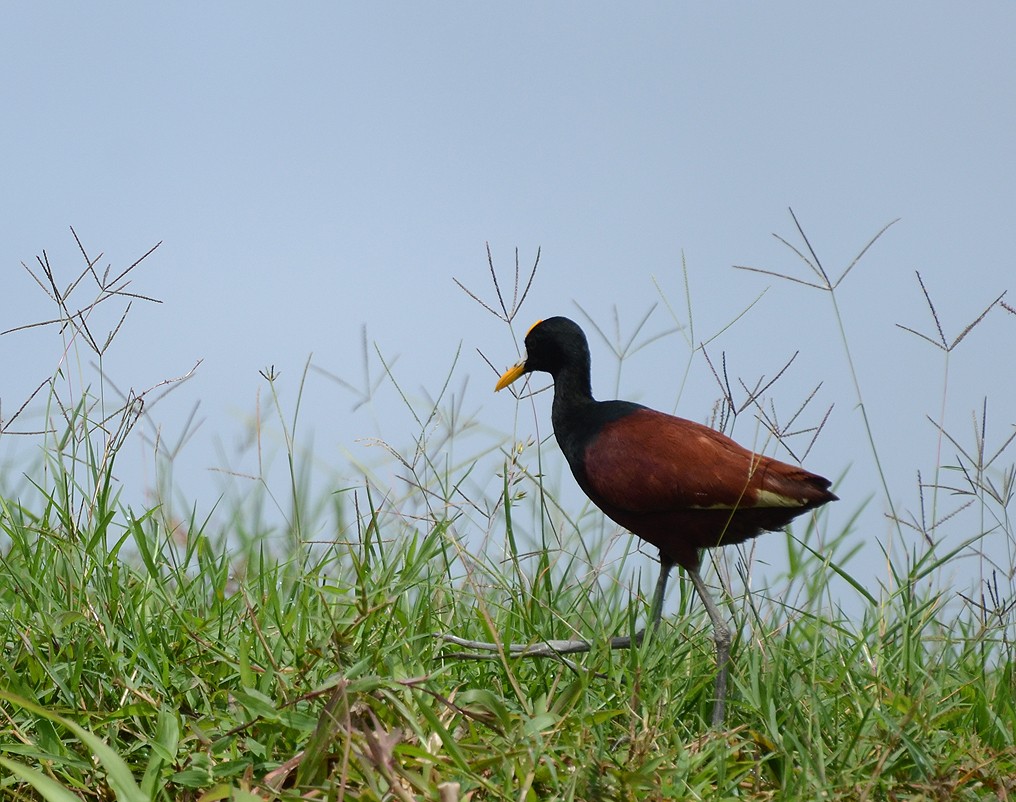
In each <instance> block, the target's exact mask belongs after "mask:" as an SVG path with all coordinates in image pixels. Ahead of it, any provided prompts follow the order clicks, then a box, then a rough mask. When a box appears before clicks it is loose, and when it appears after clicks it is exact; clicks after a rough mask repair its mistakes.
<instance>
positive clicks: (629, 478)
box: [583, 409, 828, 513]
mask: <svg viewBox="0 0 1016 802" xmlns="http://www.w3.org/2000/svg"><path fill="white" fill-rule="evenodd" d="M583 468H584V471H585V479H586V483H587V484H588V491H589V492H590V493H591V494H592V495H593V496H595V497H598V498H599V500H601V501H603V502H606V503H607V504H608V505H610V506H612V507H614V508H616V509H619V510H627V511H629V512H636V513H638V512H672V511H677V510H682V509H735V508H742V509H743V508H751V507H756V508H757V507H803V506H805V505H807V504H808V502H809V501H811V500H813V499H812V498H810V497H811V496H812V492H809V491H813V492H814V493H820V492H821V490H820V488H819V487H814V488H812V487H811V480H812V479H819V481H821V482H824V481H825V480H821V479H820V477H815V476H814V475H813V474H810V473H808V472H807V471H804V470H802V469H800V468H796V467H794V466H791V465H787V464H785V463H782V462H777V461H776V460H773V459H770V458H769V457H764V456H761V455H759V454H754V453H752V452H751V451H749V450H748V449H746V448H742V447H741V446H739V445H738V444H737V443H735V442H734V441H733V440H731V439H730V438H729V437H727V436H725V435H723V434H720V433H719V432H717V431H715V430H713V429H710V428H708V427H706V426H702V425H701V424H698V423H694V422H693V421H689V420H685V419H683V418H677V417H674V416H673V415H666V414H664V413H662V412H656V411H654V410H651V409H640V410H637V411H635V412H633V413H631V414H630V415H626V416H624V417H623V418H619V419H617V420H614V421H611V422H609V423H607V424H605V425H604V426H603V428H601V429H600V431H599V432H598V434H597V436H596V437H595V438H594V439H593V441H592V442H591V443H590V444H589V445H588V446H587V447H586V450H585V454H584V460H583ZM802 482H803V483H804V485H803V486H802ZM825 484H826V485H827V486H828V482H825ZM815 498H816V499H817V496H816V497H815ZM594 500H597V499H596V498H594Z"/></svg>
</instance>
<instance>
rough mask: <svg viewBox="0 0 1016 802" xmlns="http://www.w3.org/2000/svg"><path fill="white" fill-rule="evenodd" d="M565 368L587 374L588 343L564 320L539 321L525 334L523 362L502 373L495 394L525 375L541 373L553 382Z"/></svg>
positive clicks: (551, 318) (569, 321)
mask: <svg viewBox="0 0 1016 802" xmlns="http://www.w3.org/2000/svg"><path fill="white" fill-rule="evenodd" d="M565 368H574V369H577V370H579V371H583V372H585V373H586V374H587V375H588V373H589V343H588V342H586V335H585V334H584V333H583V332H582V329H580V328H579V326H578V324H577V323H576V322H575V321H573V320H569V319H568V318H566V317H549V318H547V319H546V320H538V321H536V323H534V324H533V326H532V327H531V328H530V329H529V331H528V332H526V353H525V356H523V357H522V361H520V362H519V363H517V364H516V365H515V366H514V367H511V368H509V369H508V370H506V371H505V373H504V375H503V376H501V378H500V379H499V380H498V382H497V386H495V387H494V391H495V392H497V391H498V390H503V389H504V388H505V387H507V386H508V385H509V384H511V383H512V382H514V381H516V380H517V379H519V378H520V377H521V376H523V375H524V374H526V373H533V372H534V371H543V372H545V373H549V374H550V375H551V376H553V377H554V378H555V379H556V378H557V377H558V375H559V374H560V373H561V371H562V370H564V369H565Z"/></svg>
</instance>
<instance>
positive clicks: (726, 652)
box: [688, 569, 730, 727]
mask: <svg viewBox="0 0 1016 802" xmlns="http://www.w3.org/2000/svg"><path fill="white" fill-rule="evenodd" d="M688 576H690V577H691V581H692V582H693V583H694V585H695V590H697V591H698V595H699V598H701V599H702V603H703V604H704V605H705V606H706V612H707V613H709V619H710V620H711V621H712V622H713V640H714V641H716V701H715V702H714V703H713V726H714V727H719V726H720V725H721V724H723V713H724V705H725V704H726V699H727V668H728V667H729V662H730V630H729V629H728V628H727V623H726V622H725V621H724V620H723V615H722V614H721V613H720V609H719V607H717V606H716V602H715V601H713V596H712V594H711V593H710V592H709V588H707V587H706V583H705V582H703V581H702V575H701V574H699V572H698V570H697V569H688Z"/></svg>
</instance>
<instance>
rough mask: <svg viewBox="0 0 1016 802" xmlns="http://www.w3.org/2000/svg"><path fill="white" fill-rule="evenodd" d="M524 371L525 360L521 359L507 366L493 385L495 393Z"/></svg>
mask: <svg viewBox="0 0 1016 802" xmlns="http://www.w3.org/2000/svg"><path fill="white" fill-rule="evenodd" d="M525 372H526V360H525V359H523V360H522V361H521V362H518V363H517V364H515V365H513V366H512V367H510V368H508V370H506V371H505V372H504V373H503V374H502V375H501V378H500V379H498V380H497V384H496V385H494V392H495V393H496V392H498V391H499V390H503V389H504V388H505V387H507V386H508V385H509V384H511V383H512V382H513V381H516V380H517V379H518V378H519V377H520V376H521V375H522V374H523V373H525Z"/></svg>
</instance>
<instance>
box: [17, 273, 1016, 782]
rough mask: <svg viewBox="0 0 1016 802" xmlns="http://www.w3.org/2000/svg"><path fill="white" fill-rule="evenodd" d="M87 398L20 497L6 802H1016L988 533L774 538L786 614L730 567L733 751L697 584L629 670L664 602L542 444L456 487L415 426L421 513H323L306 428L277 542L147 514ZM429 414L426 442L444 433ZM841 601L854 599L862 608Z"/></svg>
mask: <svg viewBox="0 0 1016 802" xmlns="http://www.w3.org/2000/svg"><path fill="white" fill-rule="evenodd" d="M86 259H87V257H86ZM54 286H55V284H54ZM113 289H116V288H113ZM121 289H122V288H121ZM104 291H105V292H108V291H111V290H110V288H107V289H106V290H104ZM61 300H62V301H63V306H64V307H68V304H67V303H66V301H65V299H61ZM88 308H89V309H92V308H94V305H93V306H92V307H88ZM505 314H506V316H508V317H510V315H509V314H508V312H507V309H506V310H505ZM71 331H72V332H73V329H71ZM64 336H65V337H67V336H72V337H73V334H71V335H68V334H66V333H65V335H64ZM100 357H101V354H100ZM266 379H267V380H268V381H269V384H270V387H271V389H272V396H273V398H274V400H275V403H276V405H278V398H277V397H275V396H274V387H275V385H274V382H275V381H276V377H275V376H274V374H272V373H268V372H266ZM65 381H66V377H65V376H57V377H55V378H54V381H53V383H51V385H50V386H49V389H48V390H47V392H49V394H50V395H49V398H50V405H49V406H50V409H51V413H50V414H49V416H48V417H47V420H48V421H50V422H51V425H48V426H47V431H49V434H48V435H46V436H45V442H46V448H45V461H44V463H43V464H41V465H40V466H38V468H37V469H32V470H31V471H30V472H29V476H30V478H31V481H32V485H31V486H28V487H26V488H22V489H21V490H18V491H15V490H12V489H8V490H6V491H5V492H4V493H3V495H2V497H0V643H2V644H3V651H2V653H0V677H2V679H0V715H2V721H3V724H2V731H0V798H3V799H11V800H29V799H47V800H65V799H94V800H111V799H116V800H149V799H154V800H217V799H238V800H255V799H280V800H288V799H292V800H296V799H350V800H353V799H356V800H410V799H435V800H436V799H442V800H457V799H461V800H467V799H468V800H473V801H474V802H479V801H480V800H502V799H503V800H664V799H703V800H725V799H738V800H744V799H750V800H768V799H780V800H798V799H800V800H815V799H829V800H836V799H844V800H896V799H928V800H944V799H1007V798H1012V796H1013V795H1014V794H1016V703H1014V698H1016V677H1014V666H1016V661H1014V641H1013V626H1014V620H1013V606H1012V604H1011V603H1007V602H1006V600H1005V595H1006V590H1005V587H1004V586H1005V580H1003V588H1002V589H1000V588H999V584H998V580H997V576H996V577H995V582H994V584H993V585H992V584H988V585H987V586H986V590H987V595H986V596H985V597H984V598H982V599H973V600H972V602H974V603H964V602H963V601H962V599H960V598H959V597H958V596H957V595H956V593H955V592H954V591H953V590H951V589H949V588H943V587H940V586H939V584H938V583H937V578H938V577H940V576H941V575H942V573H943V570H944V569H947V568H948V567H949V566H950V565H951V564H952V562H953V561H954V560H957V559H960V558H961V557H963V556H965V555H967V554H968V553H969V550H970V547H971V545H976V541H977V538H978V534H979V532H980V531H985V530H984V529H982V530H978V532H972V533H971V535H970V537H969V541H970V545H968V544H964V545H963V546H957V547H954V548H952V549H949V550H942V549H939V548H936V547H934V546H922V547H921V548H917V547H914V548H912V549H910V550H909V551H907V550H902V549H899V548H898V547H897V550H896V551H895V552H890V553H888V554H887V558H886V565H887V575H886V576H885V577H884V578H881V579H877V580H872V579H871V577H864V578H863V579H862V578H860V577H857V576H854V575H852V574H851V571H850V568H849V565H850V558H851V556H852V554H853V551H852V546H851V543H853V542H855V541H856V538H857V532H856V531H855V529H854V526H855V520H854V519H852V518H849V513H850V509H849V508H848V509H847V510H846V515H842V514H841V515H839V516H838V517H837V520H838V521H841V524H840V526H841V529H840V531H829V529H828V526H829V521H828V518H827V515H826V513H825V512H823V513H821V514H820V515H818V516H817V517H815V518H812V519H809V520H802V521H799V522H798V524H799V525H798V526H797V527H796V529H795V531H794V536H791V535H781V534H779V533H775V534H769V535H765V536H764V538H766V548H767V549H779V548H785V549H786V551H787V556H788V564H789V566H790V568H789V571H788V574H787V576H786V577H784V578H782V579H781V580H780V581H779V583H778V586H774V590H773V594H774V595H773V596H767V595H766V594H765V593H754V594H746V593H744V592H743V590H740V589H739V588H741V587H742V583H741V582H739V581H738V580H737V578H736V577H737V573H738V569H743V568H744V565H743V562H738V561H737V555H738V552H737V551H735V550H733V549H731V550H728V551H727V552H726V553H725V554H724V555H722V557H721V559H720V563H719V565H720V567H721V569H722V570H721V575H723V576H724V577H728V575H729V574H730V573H731V568H733V569H734V571H733V573H734V581H732V582H731V581H729V580H726V584H728V585H729V586H730V587H732V589H733V590H732V593H731V594H729V595H728V596H727V603H726V607H725V609H726V611H727V612H728V613H729V615H730V616H731V617H732V619H733V621H734V622H735V627H734V630H735V632H736V633H737V634H736V636H735V643H734V649H733V666H732V678H731V682H732V686H731V698H730V700H729V710H728V717H727V727H726V728H725V729H724V730H723V731H715V730H711V729H710V728H709V727H708V724H707V722H708V720H709V714H710V710H711V706H712V699H711V694H712V690H713V679H714V662H713V643H712V640H711V637H710V631H709V626H708V619H707V618H706V617H705V615H704V613H703V611H702V609H701V606H700V605H699V604H698V602H697V599H696V598H695V597H694V593H693V592H692V589H691V587H690V583H688V582H686V581H685V580H684V579H683V578H682V579H681V581H679V582H675V583H674V584H673V585H672V588H671V591H670V596H671V602H672V605H673V600H674V598H675V597H676V601H677V603H676V608H677V613H676V614H675V615H671V616H667V617H666V618H665V620H664V624H663V626H662V628H661V630H660V633H659V635H658V636H657V637H654V638H652V639H650V640H648V641H647V642H646V643H644V644H643V645H642V646H640V647H639V648H636V649H631V650H624V651H613V652H611V651H610V650H608V649H606V648H604V647H603V645H602V644H603V643H604V642H606V641H607V640H608V639H609V638H610V637H611V636H614V635H618V634H630V633H633V632H634V631H635V630H636V629H638V627H639V626H640V623H641V622H642V621H643V620H644V618H645V615H646V612H647V611H646V600H645V599H643V598H641V597H639V596H638V595H637V594H633V593H632V591H631V590H630V589H629V588H627V587H625V586H623V585H622V584H620V583H619V581H618V578H619V577H622V576H625V575H627V573H630V571H629V572H626V571H625V565H624V558H623V557H622V558H620V560H617V559H614V558H613V557H612V556H609V555H608V550H607V549H606V548H603V549H600V550H592V551H591V550H590V548H591V547H590V542H597V541H599V539H600V538H599V536H597V537H596V538H587V539H586V541H585V542H584V543H582V542H580V540H579V533H580V532H582V531H586V532H588V531H589V530H591V529H594V528H597V527H599V526H600V525H601V522H602V519H601V518H600V516H599V515H598V514H591V513H589V511H588V510H587V509H585V508H584V509H582V510H569V509H563V508H562V507H561V506H559V502H558V500H557V499H556V497H555V496H554V494H553V493H551V492H550V490H549V489H548V488H547V487H545V486H544V484H543V481H542V471H543V468H544V466H543V460H544V458H545V457H546V454H545V453H544V452H543V451H542V450H541V448H540V447H539V446H538V445H537V444H532V443H530V444H528V445H527V446H525V447H517V448H511V449H507V450H505V451H503V452H500V455H499V452H498V449H497V447H496V446H495V447H492V448H491V449H490V451H488V452H484V453H480V454H471V456H470V457H469V458H468V459H466V460H465V461H463V462H461V463H452V464H449V463H448V462H447V461H446V460H445V459H444V456H445V455H446V454H447V452H448V451H449V450H450V447H449V438H452V437H453V436H454V432H448V433H447V436H445V437H432V438H431V439H430V440H428V438H427V437H425V436H424V435H423V434H421V437H420V439H419V441H418V443H417V444H415V445H414V446H413V448H411V449H409V450H408V451H407V453H406V454H405V455H403V459H404V460H405V462H404V465H403V466H402V467H403V469H404V471H403V472H404V474H405V475H406V476H407V477H408V478H409V479H410V481H408V482H407V483H406V484H407V485H408V486H409V487H410V489H409V490H408V491H403V490H400V489H397V488H379V487H377V485H376V484H374V483H370V482H366V481H365V482H364V483H363V484H362V485H360V486H359V487H358V488H356V489H346V490H343V491H340V492H337V493H334V494H328V495H327V497H326V498H325V499H315V498H309V497H308V494H309V492H310V491H308V490H307V486H308V485H307V483H306V481H305V479H304V476H305V471H306V468H305V467H304V465H305V464H307V463H309V458H307V457H305V456H301V454H300V452H299V449H298V448H297V447H296V446H295V445H294V443H296V442H297V439H298V438H297V437H296V434H295V432H294V431H293V429H294V428H295V427H293V426H292V425H290V424H287V423H286V422H285V420H284V419H283V418H282V417H281V416H280V419H279V421H280V422H279V425H280V427H281V428H282V430H283V434H284V437H283V440H284V442H286V443H287V444H288V446H287V449H286V456H287V460H288V465H289V481H288V487H287V489H286V490H285V491H279V496H278V497H276V498H275V501H276V503H277V504H279V506H280V507H281V506H287V505H288V509H290V514H289V515H288V516H287V521H288V523H287V525H286V526H285V527H283V530H284V531H283V534H284V537H282V538H269V537H268V535H269V534H272V532H271V531H269V530H268V529H267V528H266V526H265V525H264V524H263V522H262V521H261V520H260V518H259V515H260V512H259V511H258V509H257V499H250V498H246V499H244V501H243V502H242V503H240V502H238V503H237V505H236V507H235V508H234V509H231V510H228V511H227V513H228V514H226V515H225V516H222V515H221V514H220V515H219V518H218V519H216V520H219V519H221V518H223V517H224V518H225V520H224V522H223V521H221V520H220V522H219V523H213V522H212V521H213V518H212V517H209V518H205V517H203V516H200V515H198V514H196V513H195V514H191V515H190V516H189V517H185V518H184V519H183V520H181V519H179V518H174V517H173V515H172V514H171V510H170V509H169V506H170V505H168V504H167V505H164V506H162V507H159V506H153V507H152V508H151V509H145V510H143V511H140V512H138V511H134V510H132V509H131V508H130V507H128V506H127V505H126V504H124V503H123V502H122V501H121V500H120V496H119V495H118V487H119V486H118V485H117V483H116V482H115V481H114V479H113V477H114V476H115V475H116V473H115V471H114V468H115V465H116V461H117V457H118V453H119V450H120V449H121V448H122V446H123V443H124V442H125V441H126V439H127V438H128V437H129V436H131V430H132V425H133V421H134V417H132V407H131V405H129V404H124V405H123V406H122V407H118V406H117V405H116V404H110V405H109V407H110V408H107V406H104V403H103V399H102V396H101V393H99V392H97V391H96V392H95V393H93V392H92V391H90V390H84V391H78V392H77V393H76V394H74V393H70V391H69V390H67V389H66V388H67V387H69V386H71V383H69V382H67V383H66V384H65V383H63V382H65ZM74 386H77V387H80V386H87V385H86V384H84V383H80V384H75V385H74ZM69 393H70V395H69ZM71 396H73V397H71ZM407 403H409V402H407ZM439 404H440V399H439V400H438V402H436V403H435V404H434V409H435V410H437V409H438V408H439ZM54 409H58V410H59V414H54V413H53V412H52V410H54ZM419 420H420V423H421V431H423V432H424V433H426V432H428V431H431V428H429V427H431V423H432V420H433V416H431V417H428V416H427V415H421V416H420V417H419ZM982 450H983V449H982ZM973 451H976V449H974V450H972V451H971V453H973ZM547 453H551V452H549V451H548V452H547ZM491 466H493V467H491ZM947 467H948V466H942V467H941V470H943V471H945V470H946V468H947ZM982 467H983V464H982ZM483 470H487V471H489V475H486V476H483V475H478V472H479V471H483ZM1007 470H1009V469H1007ZM963 473H964V475H965V476H968V477H972V478H973V480H972V481H971V482H970V483H969V484H968V485H966V486H965V488H966V492H967V493H968V494H969V495H970V497H971V498H972V499H973V500H974V502H975V503H976V504H978V505H980V510H981V514H980V517H981V518H982V519H985V520H988V521H989V523H990V525H991V526H993V527H998V528H997V529H996V534H997V533H998V532H999V531H1000V532H1001V534H1002V536H1005V537H1008V538H1010V539H1012V537H1013V531H1012V529H1011V528H1009V523H1008V522H1009V519H1008V516H1007V514H1006V509H1007V507H1008V504H1009V501H1010V499H1009V498H1008V496H1007V495H1006V494H1005V493H1000V492H998V486H997V485H998V483H997V480H992V481H994V482H995V484H991V482H989V479H988V478H987V477H988V472H986V471H981V472H980V473H979V472H978V471H977V470H966V471H964V472H963ZM495 474H497V475H495ZM977 477H981V478H980V479H978V478H977ZM483 487H494V488H497V489H496V490H495V491H494V492H492V493H488V494H486V495H483V496H478V495H476V492H477V491H476V490H475V489H476V488H483ZM414 488H415V489H414ZM465 488H470V489H469V490H468V492H467V491H466V490H465ZM262 490H263V492H264V493H267V492H268V489H267V488H262ZM282 498H286V499H288V500H287V501H286V502H285V504H283V503H282V502H281V501H280V499H282ZM18 499H20V501H19V500H18ZM844 504H845V503H844V502H841V506H843V505H844ZM856 511H857V512H860V510H856ZM219 512H220V513H221V512H222V511H221V510H220V511H219ZM837 512H838V513H841V512H842V511H841V510H838V511H837ZM844 518H848V520H846V521H845V522H843V519H844ZM611 531H613V530H612V529H610V528H608V529H607V533H608V535H609V533H610V532H611ZM484 534H485V535H486V537H483V535H484ZM478 535H479V536H478ZM481 540H482V541H483V545H482V548H480V547H478V546H477V543H478V542H480V541H481ZM916 542H917V543H919V544H921V543H923V542H924V540H923V539H922V538H920V537H918V538H916ZM624 545H625V543H624V542H622V543H620V544H615V546H616V547H620V546H624ZM618 550H619V548H615V549H613V550H611V551H610V553H611V554H613V553H614V552H615V551H618ZM742 557H744V554H742ZM746 559H749V560H750V557H747V558H746ZM675 576H676V574H675ZM711 581H713V582H715V581H716V575H715V574H713V577H712V580H711ZM834 581H835V582H837V583H839V585H840V586H842V588H844V591H843V592H845V593H849V594H851V595H852V597H853V599H854V601H855V602H856V604H854V605H853V608H852V611H851V614H850V615H847V614H845V613H842V612H840V609H841V608H840V607H839V605H838V604H837V601H836V598H837V597H836V596H835V595H834V594H833V593H832V591H831V590H830V583H831V582H834ZM643 585H648V586H650V587H651V581H650V582H646V581H645V580H644V581H643ZM838 592H839V591H838ZM854 608H856V610H857V611H858V612H856V613H855V612H853V609H854ZM445 634H454V635H457V636H461V637H464V638H468V639H473V640H479V641H494V642H500V643H505V644H507V643H534V642H537V641H542V640H544V639H547V638H569V637H575V636H582V637H585V638H588V639H590V640H592V641H593V643H594V646H593V649H592V650H591V651H590V652H589V653H587V654H581V655H575V656H572V657H571V660H572V661H573V664H574V665H572V666H567V665H563V664H562V663H560V662H558V661H555V660H549V659H544V660H533V659H515V658H510V657H507V656H506V655H505V653H504V652H503V651H501V652H494V653H492V654H490V655H489V659H484V660H473V659H461V658H462V656H463V652H464V651H468V650H464V649H462V648H459V647H456V646H453V645H451V644H449V643H447V642H445V641H444V640H442V637H441V636H442V635H445Z"/></svg>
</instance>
